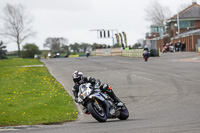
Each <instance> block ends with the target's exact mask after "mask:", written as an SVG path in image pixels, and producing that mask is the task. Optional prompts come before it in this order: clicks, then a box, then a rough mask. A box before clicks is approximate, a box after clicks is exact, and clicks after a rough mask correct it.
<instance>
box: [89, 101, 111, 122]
mask: <svg viewBox="0 0 200 133" xmlns="http://www.w3.org/2000/svg"><path fill="white" fill-rule="evenodd" d="M94 103H95V101H92V102H90V103H89V104H88V105H87V108H88V111H89V112H90V114H91V115H92V116H93V117H94V118H95V119H96V120H97V121H99V122H105V121H106V120H107V116H106V113H105V111H104V109H103V108H102V107H101V106H100V107H101V108H102V110H101V111H99V110H98V108H97V107H96V105H95V104H94Z"/></svg>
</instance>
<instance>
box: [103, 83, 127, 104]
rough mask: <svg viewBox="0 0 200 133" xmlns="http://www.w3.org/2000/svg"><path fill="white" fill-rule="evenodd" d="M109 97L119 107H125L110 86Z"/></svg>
mask: <svg viewBox="0 0 200 133" xmlns="http://www.w3.org/2000/svg"><path fill="white" fill-rule="evenodd" d="M107 93H108V95H109V96H110V97H111V98H112V99H113V100H114V102H115V103H116V105H117V106H118V107H123V106H124V104H123V103H122V102H121V101H120V99H119V98H118V97H117V96H116V95H115V93H114V92H113V90H112V89H111V87H110V86H109V91H108V92H107Z"/></svg>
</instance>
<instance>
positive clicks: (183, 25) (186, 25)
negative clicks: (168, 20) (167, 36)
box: [179, 21, 194, 28]
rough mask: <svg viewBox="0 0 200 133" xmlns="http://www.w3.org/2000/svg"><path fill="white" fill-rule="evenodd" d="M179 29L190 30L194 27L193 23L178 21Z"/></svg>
mask: <svg viewBox="0 0 200 133" xmlns="http://www.w3.org/2000/svg"><path fill="white" fill-rule="evenodd" d="M179 25H180V28H187V27H189V28H192V27H194V21H180V22H179Z"/></svg>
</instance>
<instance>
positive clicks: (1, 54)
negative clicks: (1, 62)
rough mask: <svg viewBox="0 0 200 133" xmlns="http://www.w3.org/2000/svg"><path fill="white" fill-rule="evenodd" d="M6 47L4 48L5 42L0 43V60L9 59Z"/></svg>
mask: <svg viewBox="0 0 200 133" xmlns="http://www.w3.org/2000/svg"><path fill="white" fill-rule="evenodd" d="M5 48H6V46H3V42H2V41H1V42H0V59H7V58H6V50H4V49H5Z"/></svg>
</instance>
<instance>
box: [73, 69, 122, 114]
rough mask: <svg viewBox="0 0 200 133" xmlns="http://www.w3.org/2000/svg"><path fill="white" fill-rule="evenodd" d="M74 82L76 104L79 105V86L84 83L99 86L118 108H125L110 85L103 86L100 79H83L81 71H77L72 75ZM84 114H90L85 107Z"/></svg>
mask: <svg viewBox="0 0 200 133" xmlns="http://www.w3.org/2000/svg"><path fill="white" fill-rule="evenodd" d="M72 78H73V81H74V83H75V85H74V86H73V87H72V91H73V93H74V97H75V102H76V103H78V91H79V86H80V85H81V84H83V83H91V84H92V86H95V85H99V86H100V89H101V91H102V92H106V93H107V94H108V95H109V96H110V97H111V98H112V99H113V100H114V102H115V103H116V105H117V106H119V107H120V106H123V103H122V102H121V101H120V99H119V98H118V97H117V96H116V95H115V93H114V92H113V90H112V89H111V87H110V86H108V84H102V85H101V82H100V80H99V79H97V80H96V79H95V78H92V77H83V73H82V72H81V71H75V72H74V73H73V74H72ZM83 112H84V113H88V112H87V109H86V107H85V106H84V105H83Z"/></svg>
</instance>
